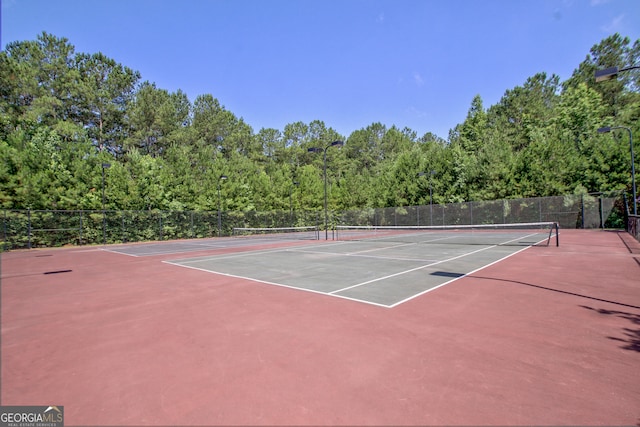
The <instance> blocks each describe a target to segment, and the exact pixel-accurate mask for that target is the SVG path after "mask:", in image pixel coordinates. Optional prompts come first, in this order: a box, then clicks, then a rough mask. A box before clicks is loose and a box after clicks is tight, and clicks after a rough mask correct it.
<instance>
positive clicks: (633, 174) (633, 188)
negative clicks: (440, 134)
mask: <svg viewBox="0 0 640 427" xmlns="http://www.w3.org/2000/svg"><path fill="white" fill-rule="evenodd" d="M614 68H615V67H614ZM615 129H625V130H626V131H627V132H629V149H630V150H631V191H633V214H634V215H638V206H637V205H638V202H637V200H636V197H637V194H636V168H635V165H634V164H635V158H634V157H633V134H632V133H631V128H628V127H624V126H613V127H610V126H605V127H601V128H600V129H598V133H609V132H611V131H612V130H615Z"/></svg>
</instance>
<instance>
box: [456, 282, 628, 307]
mask: <svg viewBox="0 0 640 427" xmlns="http://www.w3.org/2000/svg"><path fill="white" fill-rule="evenodd" d="M467 277H470V278H473V279H484V280H495V281H499V282H509V283H515V284H518V285H524V286H530V287H532V288H537V289H542V290H545V291H551V292H558V293H560V294H565V295H572V296H574V297H580V298H586V299H590V300H594V301H600V302H606V303H609V304H616V305H620V306H623V307H629V308H635V309H638V310H640V307H638V306H637V305H631V304H625V303H623V302H617V301H609V300H606V299H602V298H596V297H590V296H589V295H582V294H577V293H575V292H568V291H563V290H560V289H553V288H547V287H546V286H540V285H534V284H533V283H526V282H520V281H518V280H508V279H498V278H496V277H481V276H467Z"/></svg>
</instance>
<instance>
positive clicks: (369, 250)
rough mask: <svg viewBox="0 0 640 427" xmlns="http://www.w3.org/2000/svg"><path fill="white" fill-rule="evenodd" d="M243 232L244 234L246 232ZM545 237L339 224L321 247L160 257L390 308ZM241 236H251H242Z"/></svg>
mask: <svg viewBox="0 0 640 427" xmlns="http://www.w3.org/2000/svg"><path fill="white" fill-rule="evenodd" d="M277 231H281V229H278V230H277ZM259 232H260V234H259V235H258V236H260V237H261V238H264V237H266V236H268V234H266V233H267V230H266V229H259ZM278 234H281V233H278ZM244 235H245V236H247V237H248V236H249V234H248V233H245V234H244ZM285 237H290V235H289V234H288V235H287V236H285ZM552 237H553V238H555V239H557V238H558V236H557V225H556V224H554V223H536V224H526V225H522V224H518V225H511V226H503V227H496V226H492V227H491V228H489V227H481V226H476V227H473V228H471V227H405V228H403V227H342V228H341V229H340V230H339V234H338V239H343V240H339V241H338V242H331V243H328V244H324V245H321V246H319V245H313V246H311V247H309V246H295V247H289V248H282V249H271V250H263V251H250V252H243V253H235V254H227V255H216V256H207V257H199V258H193V259H180V260H175V261H167V262H169V263H171V264H174V265H179V266H183V267H188V268H193V269H198V270H204V271H207V272H210V273H214V274H222V275H227V276H232V277H237V278H241V279H248V280H252V281H255V282H261V283H266V284H270V285H276V286H284V287H288V288H294V289H299V290H305V291H310V292H315V293H320V294H325V295H329V296H334V297H340V298H346V299H351V300H355V301H360V302H365V303H370V304H375V305H380V306H384V307H395V306H396V305H398V304H401V303H403V302H406V301H409V300H410V299H412V298H415V297H417V296H420V295H422V294H424V293H426V292H429V291H431V290H433V289H436V288H438V287H440V286H443V285H445V284H447V283H449V282H451V281H454V280H456V279H458V278H460V277H464V276H466V275H467V274H469V273H472V272H474V271H477V270H479V269H482V268H484V267H486V266H488V265H491V264H493V263H495V262H498V261H500V260H502V259H504V258H507V257H509V256H511V255H513V254H515V253H517V252H519V251H521V250H523V248H526V247H529V246H533V245H538V244H544V245H545V247H547V248H548V247H549V242H550V240H551V238H552ZM271 238H273V239H276V238H277V237H276V236H272V237H271ZM248 241H251V240H250V239H244V240H241V242H244V243H246V242H248ZM236 242H237V240H236V241H233V240H232V241H230V242H228V243H229V244H235V243H236ZM554 246H555V245H554ZM554 246H552V247H551V249H553V247H554Z"/></svg>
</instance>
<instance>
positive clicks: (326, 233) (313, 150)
mask: <svg viewBox="0 0 640 427" xmlns="http://www.w3.org/2000/svg"><path fill="white" fill-rule="evenodd" d="M343 145H344V142H343V141H333V142H332V143H331V144H329V145H327V146H326V147H324V150H323V149H322V148H318V147H312V148H309V149H308V150H307V151H309V152H310V153H320V152H321V151H324V157H323V169H322V170H323V175H324V239H325V240H329V230H328V228H327V225H328V223H329V216H328V214H327V148H329V147H335V146H338V147H342V146H343Z"/></svg>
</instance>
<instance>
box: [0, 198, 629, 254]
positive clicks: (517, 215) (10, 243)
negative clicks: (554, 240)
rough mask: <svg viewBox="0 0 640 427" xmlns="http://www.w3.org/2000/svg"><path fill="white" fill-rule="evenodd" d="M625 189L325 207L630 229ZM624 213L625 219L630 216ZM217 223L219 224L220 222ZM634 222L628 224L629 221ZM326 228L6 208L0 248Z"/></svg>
mask: <svg viewBox="0 0 640 427" xmlns="http://www.w3.org/2000/svg"><path fill="white" fill-rule="evenodd" d="M623 196H624V195H623V193H621V192H617V193H610V194H603V193H598V194H595V195H567V196H557V197H541V198H527V199H505V200H493V201H476V202H464V203H447V204H433V205H422V206H403V207H391V208H363V209H355V210H347V211H340V212H338V211H332V212H329V217H328V224H327V228H328V229H329V230H333V229H334V228H335V226H336V225H378V226H384V225H398V226H399V225H404V226H407V225H475V224H509V223H519V222H557V223H559V224H560V227H562V228H599V227H608V228H627V229H630V228H631V225H633V226H634V227H635V228H633V229H634V230H636V234H635V236H636V238H637V230H638V220H637V218H636V219H635V222H632V220H631V218H630V217H629V215H628V210H627V209H626V200H625V199H624V197H623ZM627 218H629V221H627ZM218 224H220V226H221V227H220V228H219V227H218ZM630 224H631V225H630ZM309 225H315V226H319V227H320V228H321V229H324V215H323V212H321V211H294V212H292V211H270V212H255V211H252V212H239V211H228V212H221V213H220V222H218V212H217V211H158V210H154V211H109V210H105V211H101V210H73V211H63V210H4V211H3V212H2V236H3V238H2V249H4V250H10V249H26V248H36V247H55V246H65V245H86V244H105V243H126V242H139V241H151V240H173V239H189V238H203V237H215V236H230V235H231V234H232V230H233V228H239V227H256V228H259V227H293V226H309Z"/></svg>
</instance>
